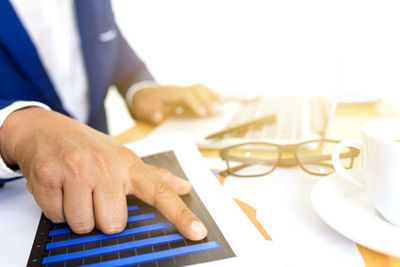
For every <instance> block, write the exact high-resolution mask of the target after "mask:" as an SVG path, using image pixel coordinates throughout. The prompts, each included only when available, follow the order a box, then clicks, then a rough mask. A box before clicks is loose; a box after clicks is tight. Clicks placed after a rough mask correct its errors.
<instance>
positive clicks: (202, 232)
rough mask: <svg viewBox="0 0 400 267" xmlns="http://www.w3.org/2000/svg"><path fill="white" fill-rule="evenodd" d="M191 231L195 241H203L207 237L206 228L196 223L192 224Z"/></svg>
mask: <svg viewBox="0 0 400 267" xmlns="http://www.w3.org/2000/svg"><path fill="white" fill-rule="evenodd" d="M191 229H192V232H193V233H194V235H195V239H196V240H200V239H203V238H204V237H206V235H207V229H206V227H205V226H204V225H203V224H202V223H200V222H198V221H194V222H192V225H191Z"/></svg>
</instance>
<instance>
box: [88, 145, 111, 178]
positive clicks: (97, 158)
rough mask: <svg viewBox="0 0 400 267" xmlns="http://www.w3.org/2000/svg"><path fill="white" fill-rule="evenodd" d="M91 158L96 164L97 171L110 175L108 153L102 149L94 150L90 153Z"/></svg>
mask: <svg viewBox="0 0 400 267" xmlns="http://www.w3.org/2000/svg"><path fill="white" fill-rule="evenodd" d="M90 157H91V159H92V160H93V162H94V165H95V166H96V168H97V170H98V171H100V172H101V173H104V174H105V173H109V172H108V171H109V166H110V164H109V162H110V160H109V158H108V157H107V153H106V152H105V151H103V150H102V149H99V148H98V149H94V150H93V151H92V152H91V153H90Z"/></svg>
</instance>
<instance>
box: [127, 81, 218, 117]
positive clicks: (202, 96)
mask: <svg viewBox="0 0 400 267" xmlns="http://www.w3.org/2000/svg"><path fill="white" fill-rule="evenodd" d="M132 101H133V102H132V113H133V115H134V117H135V118H136V119H138V120H143V121H147V122H150V123H153V124H159V123H160V122H162V121H163V120H164V119H166V118H168V117H169V116H171V115H173V114H174V113H175V111H176V109H177V107H181V106H182V107H184V108H186V109H188V110H190V111H191V112H192V113H193V114H195V115H196V116H198V117H204V116H209V115H213V114H215V113H216V110H215V104H216V103H219V104H221V103H222V101H221V98H220V97H219V96H218V95H217V94H216V93H214V92H213V91H211V90H210V89H209V88H207V87H206V86H204V85H201V84H196V85H192V86H184V87H181V86H160V87H157V88H144V89H141V90H140V91H138V92H137V93H136V94H135V95H134V97H133V100H132Z"/></svg>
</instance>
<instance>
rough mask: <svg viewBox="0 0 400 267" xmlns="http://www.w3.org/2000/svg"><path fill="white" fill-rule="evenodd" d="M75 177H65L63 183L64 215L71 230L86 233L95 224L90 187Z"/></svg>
mask: <svg viewBox="0 0 400 267" xmlns="http://www.w3.org/2000/svg"><path fill="white" fill-rule="evenodd" d="M76 180H77V179H67V180H66V182H65V183H64V186H63V190H64V199H63V208H64V215H65V219H66V221H67V223H68V225H69V226H70V227H71V229H72V231H74V232H75V233H77V234H86V233H89V232H91V231H92V230H93V228H94V226H95V220H94V212H93V201H92V188H90V187H89V186H88V185H87V184H84V183H82V182H77V181H76Z"/></svg>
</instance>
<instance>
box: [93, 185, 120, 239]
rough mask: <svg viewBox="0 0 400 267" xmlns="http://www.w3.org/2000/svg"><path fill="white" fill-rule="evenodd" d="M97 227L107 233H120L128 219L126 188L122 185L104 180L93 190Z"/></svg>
mask: <svg viewBox="0 0 400 267" xmlns="http://www.w3.org/2000/svg"><path fill="white" fill-rule="evenodd" d="M93 201H94V211H95V216H96V227H97V228H98V229H99V230H100V231H102V232H103V233H105V234H108V235H110V234H115V233H119V232H121V231H122V230H124V229H125V227H126V223H127V220H128V209H127V204H126V195H125V190H124V187H123V186H122V185H120V184H119V183H118V184H114V183H112V181H110V182H108V183H107V182H102V183H101V184H99V185H97V186H96V187H95V189H94V192H93Z"/></svg>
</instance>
